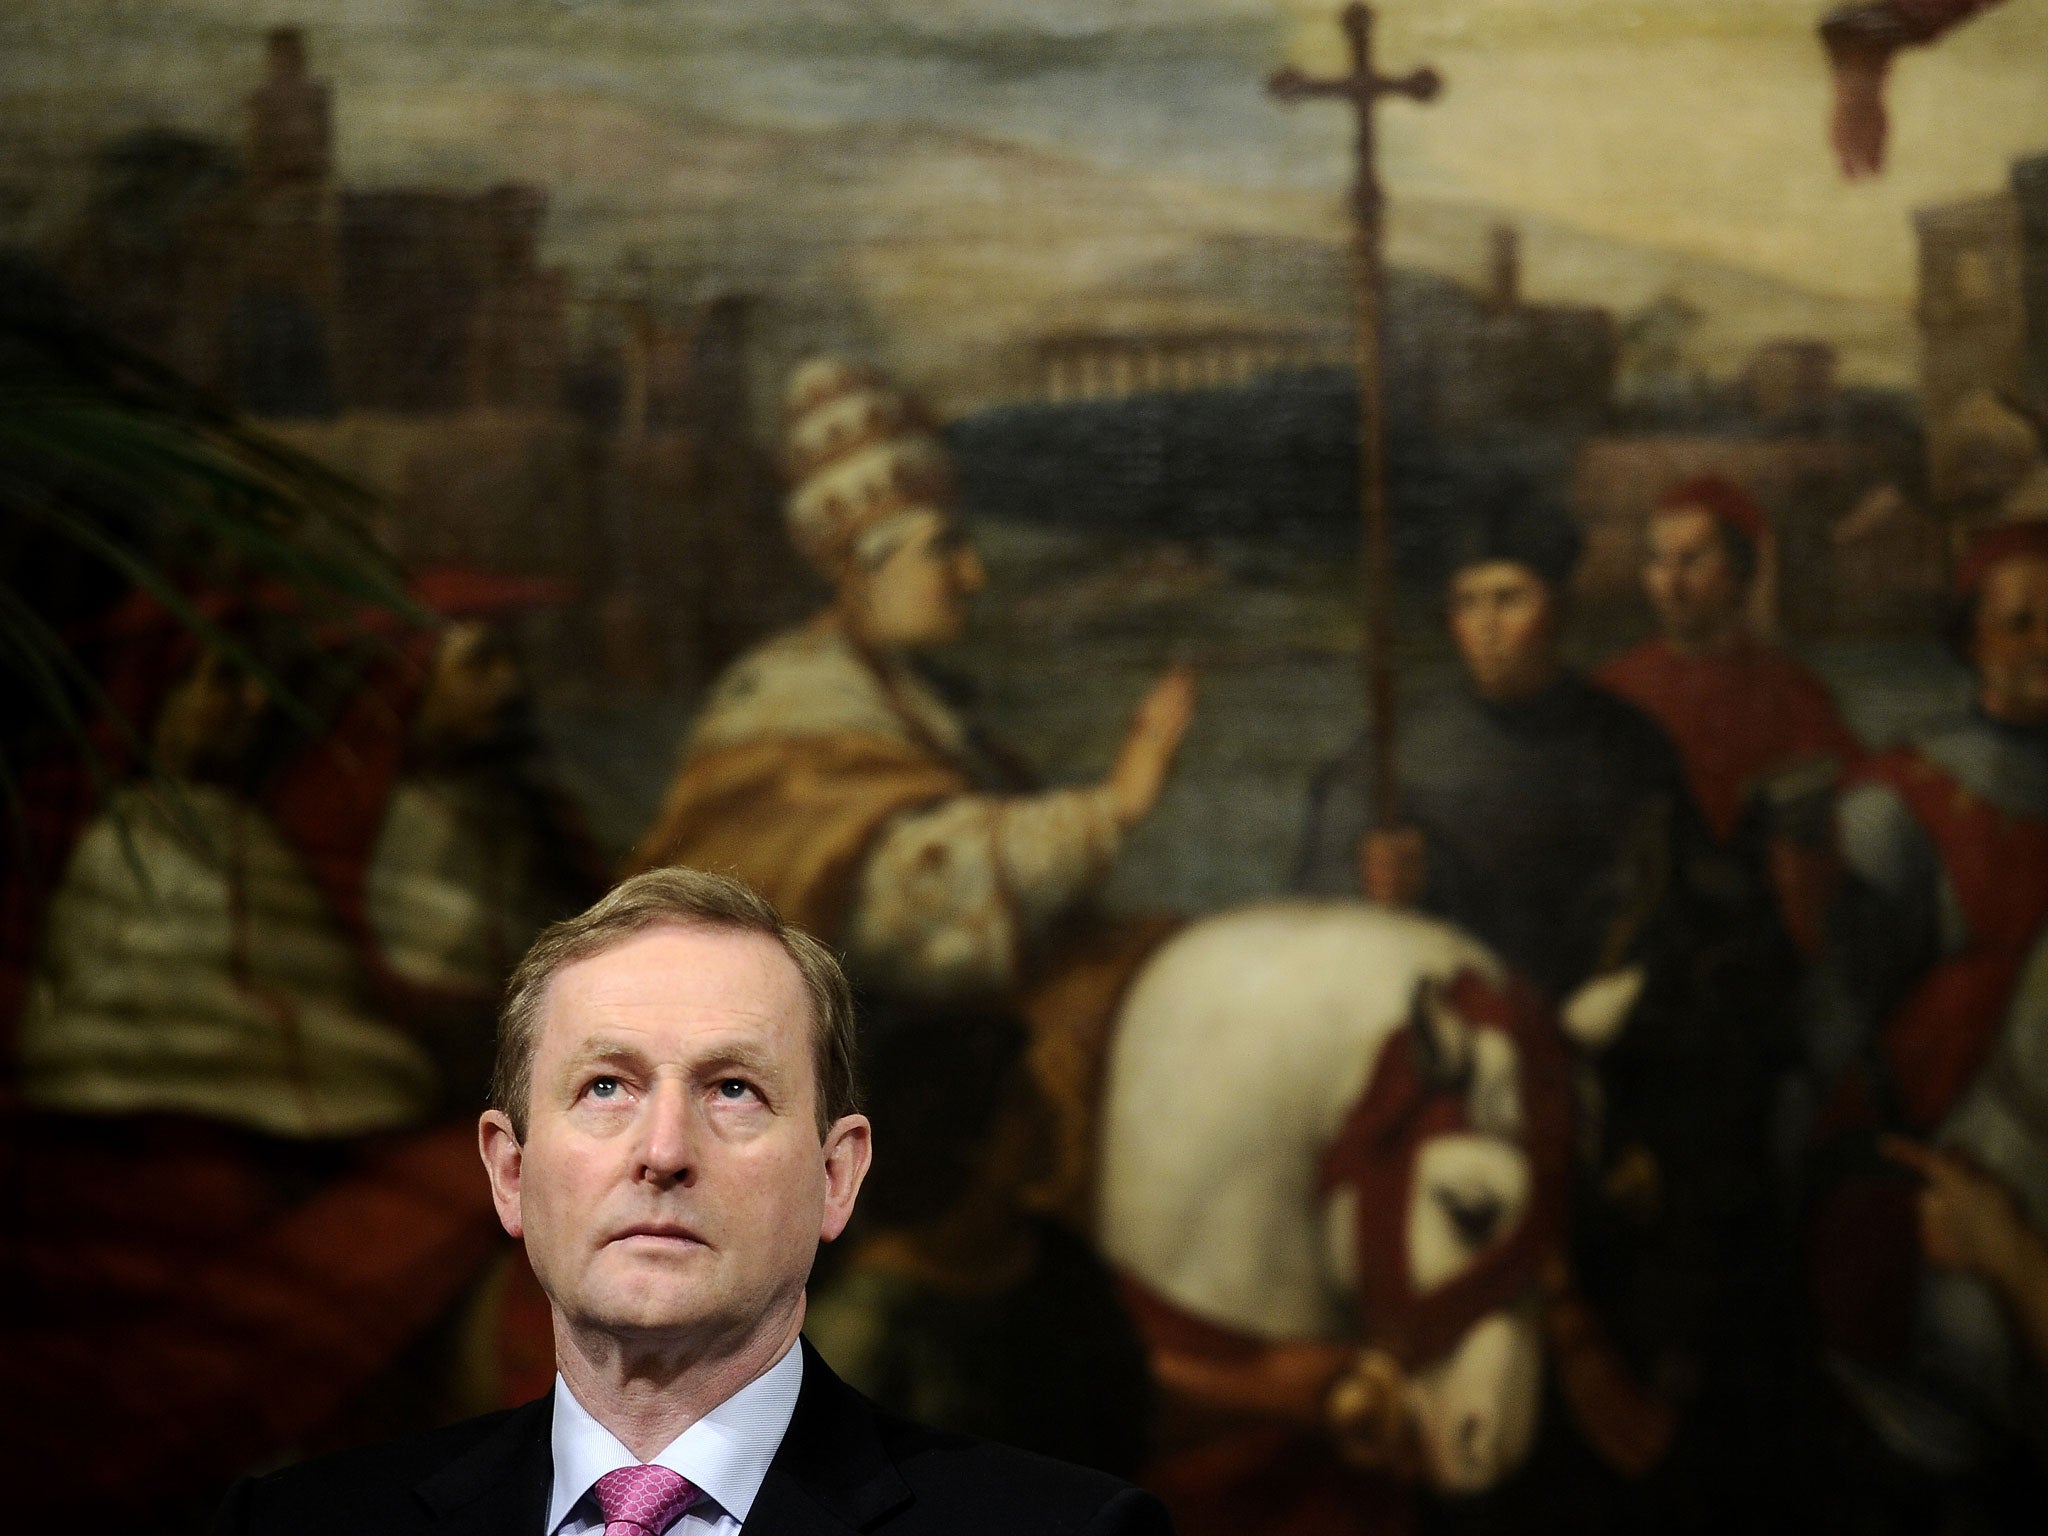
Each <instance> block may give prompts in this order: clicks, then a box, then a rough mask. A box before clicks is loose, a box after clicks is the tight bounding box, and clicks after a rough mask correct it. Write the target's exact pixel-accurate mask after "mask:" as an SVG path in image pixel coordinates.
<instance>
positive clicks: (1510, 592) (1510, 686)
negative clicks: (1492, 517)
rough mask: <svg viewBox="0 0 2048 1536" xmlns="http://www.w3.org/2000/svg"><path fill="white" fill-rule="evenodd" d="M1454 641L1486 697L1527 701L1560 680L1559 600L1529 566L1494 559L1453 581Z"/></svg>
mask: <svg viewBox="0 0 2048 1536" xmlns="http://www.w3.org/2000/svg"><path fill="white" fill-rule="evenodd" d="M1450 622H1451V638H1452V639H1454V640H1456V641H1457V643H1458V654H1459V655H1460V656H1462V657H1464V659H1465V672H1466V675H1467V676H1469V677H1470V678H1471V680H1472V688H1473V691H1474V692H1476V693H1477V694H1478V695H1479V696H1480V697H1481V698H1483V699H1494V700H1508V699H1519V698H1526V697H1527V696H1529V695H1530V694H1533V693H1539V692H1541V691H1542V690H1543V689H1544V688H1546V687H1548V686H1549V684H1550V683H1551V681H1552V680H1553V679H1554V678H1555V677H1556V676H1557V671H1558V659H1557V599H1556V598H1555V597H1554V596H1552V594H1551V591H1550V586H1549V584H1548V583H1547V582H1545V581H1544V580H1543V578H1542V577H1540V576H1538V575H1537V574H1536V573H1535V572H1534V571H1532V570H1530V569H1529V568H1528V567H1527V566H1525V565H1517V564H1515V563H1514V562H1512V561H1508V560H1490V561H1487V562H1485V563H1484V564H1481V565H1470V566H1467V567H1465V569H1463V570H1462V571H1459V572H1458V574H1457V575H1456V576H1454V577H1452V578H1451V592H1450Z"/></svg>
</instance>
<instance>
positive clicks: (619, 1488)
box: [591, 1462, 698, 1536]
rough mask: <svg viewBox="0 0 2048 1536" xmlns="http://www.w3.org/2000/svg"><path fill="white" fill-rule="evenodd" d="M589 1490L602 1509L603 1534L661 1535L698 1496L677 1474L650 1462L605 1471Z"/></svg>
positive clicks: (616, 1535)
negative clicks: (595, 1496) (614, 1470)
mask: <svg viewBox="0 0 2048 1536" xmlns="http://www.w3.org/2000/svg"><path fill="white" fill-rule="evenodd" d="M591 1491H592V1492H593V1493H595V1494H596V1495H597V1507H598V1508H599V1509H601V1510H603V1511H604V1536H643V1533H644V1536H661V1533H662V1532H663V1531H665V1530H667V1529H668V1528H669V1527H670V1526H672V1525H674V1524H675V1523H676V1521H677V1520H679V1519H680V1518H682V1513H683V1511H684V1510H686V1509H688V1508H689V1507H690V1506H691V1505H692V1504H694V1503H696V1502H697V1498H698V1494H697V1490H696V1489H695V1488H694V1487H692V1486H691V1484H690V1483H689V1481H688V1480H687V1479H685V1478H684V1477H683V1476H682V1474H681V1473H678V1472H671V1471H670V1470H669V1469H668V1468H667V1467H657V1466H655V1465H654V1464H652V1463H651V1462H650V1463H648V1464H646V1465H643V1466H637V1467H620V1468H619V1469H618V1470H617V1471H616V1472H607V1473H605V1475H604V1476H603V1477H600V1478H599V1479H598V1480H597V1482H596V1483H595V1484H593V1485H592V1488H591Z"/></svg>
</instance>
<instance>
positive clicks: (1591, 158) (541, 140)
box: [0, 0, 2048, 305]
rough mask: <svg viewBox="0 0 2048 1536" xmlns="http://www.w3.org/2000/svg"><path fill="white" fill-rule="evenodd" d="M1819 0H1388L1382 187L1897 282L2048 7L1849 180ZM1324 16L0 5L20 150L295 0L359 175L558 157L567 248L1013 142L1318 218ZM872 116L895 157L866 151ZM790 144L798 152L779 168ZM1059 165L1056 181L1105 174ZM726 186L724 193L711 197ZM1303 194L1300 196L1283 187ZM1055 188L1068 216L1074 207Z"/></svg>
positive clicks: (940, 183) (1384, 10)
mask: <svg viewBox="0 0 2048 1536" xmlns="http://www.w3.org/2000/svg"><path fill="white" fill-rule="evenodd" d="M1821 8H1822V7H1821V4H1820V3H1819V0H1386V3H1385V4H1384V5H1382V7H1381V8H1380V9H1381V15H1382V22H1381V48H1382V58H1383V61H1384V63H1385V64H1386V65H1387V66H1388V67H1391V68H1406V67H1409V66H1410V65H1412V64H1415V63H1419V62H1424V61H1426V62H1429V63H1432V64H1434V65H1436V66H1437V67H1438V68H1439V69H1440V70H1441V71H1442V72H1443V73H1444V75H1445V76H1446V78H1447V80H1448V82H1449V89H1448V90H1447V92H1446V94H1445V95H1444V96H1443V97H1442V98H1441V99H1440V100H1439V101H1438V102H1437V103H1436V104H1434V105H1432V106H1430V107H1427V108H1414V107H1410V106H1407V105H1398V106H1394V107H1392V108H1390V109H1389V110H1388V112H1387V114H1386V125H1385V130H1384V133H1385V150H1386V153H1385V175H1386V180H1387V183H1388V186H1389V190H1390V192H1391V194H1392V195H1393V197H1394V198H1395V199H1397V200H1400V199H1414V200H1417V201H1418V202H1420V201H1431V202H1446V203H1475V204H1482V205H1487V206H1489V207H1492V208H1497V209H1501V210H1505V211H1509V212H1512V213H1520V214H1524V215H1527V216H1529V217H1531V218H1535V219H1541V220H1546V221H1550V222H1552V223H1554V224H1558V225H1563V226H1567V227H1569V228H1571V229H1575V230H1580V231H1585V232H1588V233H1590V234H1593V235H1598V236H1603V237H1609V238H1612V239H1617V240H1625V241H1630V242H1636V243H1640V244H1644V245H1649V246H1655V247H1660V248H1664V249H1668V250H1675V251H1680V252H1684V253H1688V254H1690V255H1693V256H1698V257H1706V258H1711V259H1714V260H1716V261H1720V262H1724V263H1728V264H1731V265H1734V266H1738V267H1741V268H1744V269H1747V270H1749V271H1753V272H1757V273H1761V274H1764V275H1766V276H1769V277H1772V278H1775V279H1778V280H1781V281H1783V282H1787V283H1792V284H1796V285H1799V286H1800V287H1802V288H1806V289H1809V290H1812V291H1814V292H1816V293H1822V294H1828V295H1835V296H1840V297H1843V298H1847V299H1853V300H1863V301H1881V302H1884V303H1886V304H1893V305H1904V304H1905V303H1907V302H1908V301H1909V300H1910V297H1911V292H1912V285H1913V246H1912V237H1911V226H1910V215H1911V212H1912V210H1913V209H1914V208H1915V207H1918V206H1922V205H1925V204H1927V203H1930V202H1939V201H1944V200H1948V199H1952V198H1955V197H1958V196H1963V195H1968V194H1972V193H1977V192H1982V191H1989V190H1991V189H1993V188H1995V187H1997V186H1998V185H1999V184H2000V183H2001V182H2002V181H2003V179H2004V176H2005V173H2006V167H2007V165H2008V163H2009V161H2010V160H2011V159H2012V158H2013V157H2014V156H2016V155H2018V154H2021V153H2025V152H2028V151H2034V150H2043V149H2048V0H2009V3H2007V4H2006V5H2004V6H2003V7H2001V8H1999V9H1998V10H1995V11H1993V12H1992V13H1990V14H1988V15H1986V16H1985V17H1983V18H1981V19H1980V20H1978V21H1976V22H1973V23H1971V24H1970V25H1968V26H1966V27H1964V28H1963V29H1961V30H1959V31H1958V32H1956V33H1955V34H1953V35H1952V36H1951V37H1949V38H1948V39H1947V40H1945V41H1944V42H1943V43H1942V44H1941V45H1940V46H1939V47H1937V48H1934V49H1930V50H1926V51H1924V52H1922V53H1918V54H1914V55H1912V56H1909V57H1908V58H1906V59H1905V60H1904V61H1903V62H1902V65H1901V67H1900V69H1899V70H1898V73H1897V76H1896V78H1895V80H1894V82H1893V89H1892V93H1891V100H1892V105H1893V112H1894V124H1895V130H1894V141H1893V153H1892V165H1891V168H1890V170H1889V172H1888V173H1887V174H1886V175H1885V176H1884V177H1883V178H1881V179H1880V180H1878V181H1876V182H1872V183H1865V184H1859V185H1846V184H1844V183H1843V182H1841V181H1840V180H1839V178H1838V177H1837V176H1836V174H1835V172H1834V169H1833V165H1832V162H1831V159H1830V157H1829V155H1828V152H1827V149H1826V146H1825V140H1824V122H1825V114H1826V107H1827V81H1826V74H1825V69H1824V65H1823V62H1822V58H1821V55H1820V51H1819V48H1818V45H1817V43H1816V42H1815V40H1814V36H1813V26H1814V22H1815V20H1816V17H1817V15H1818V14H1819V11H1820V10H1821ZM1334 9H1335V7H1334V5H1332V4H1330V3H1327V0H1088V3H1083V0H318V3H314V0H297V3H291V0H12V3H10V4H9V5H7V6H5V7H4V8H0V118H4V119H5V120H6V121H7V122H8V123H10V124H11V126H9V127H6V128H0V160H4V159H5V157H7V156H9V155H11V156H12V157H13V158H14V161H15V163H16V164H17V165H20V164H26V163H28V162H31V161H33V162H36V163H38V164H41V165H43V166H45V167H47V166H48V165H51V164H56V163H60V162H61V160H62V158H63V156H64V155H65V154H67V153H70V152H71V151H72V149H74V148H75V147H76V146H78V145H82V144H85V143H88V142H90V141H91V140H93V139H95V138H102V137H105V136H106V135H107V134H109V133H112V132H116V131H119V130H121V129H123V128H127V127H133V126H137V125H139V124H142V123H145V122H169V123H174V124H178V125H181V126H186V127H191V128H195V129H199V130H202V131H211V132H219V133H223V134H228V135H232V134H234V133H235V131H236V128H237V121H238V120H237V111H238V103H239V100H240V97H241V95H242V93H243V92H245V91H246V90H247V89H248V87H249V86H250V85H251V84H252V83H253V81H254V78H255V74H256V72H257V51H256V42H257V38H258V35H259V34H260V32H261V30H262V29H263V28H264V27H266V26H269V25H274V24H278V23H286V22H289V23H298V24H302V25H304V26H305V27H306V28H307V31H308V35H309V38H310V41H311V44H312V47H313V50H314V57H315V61H316V68H317V71H318V72H319V73H320V74H322V75H324V76H325V77H327V78H329V79H330V80H332V81H333V83H334V84H335V86H336V88H337V93H338V98H339V101H340V111H339V122H338V130H339V152H340V156H341V160H342V170H343V174H344V175H345V176H346V177H347V178H349V179H350V180H354V181H358V182H368V181H393V180H412V179H429V180H439V181H443V182H449V183H453V184H464V183H470V184H482V183H484V182H487V181H489V180H493V179H498V178H502V177H505V176H526V177H531V178H533V179H538V180H542V181H544V182H547V183H548V184H550V186H551V188H552V189H553V190H554V191H555V193H556V197H557V206H558V208H560V209H562V210H563V223H562V230H563V232H564V234H563V238H566V239H569V240H571V241H572V245H573V254H577V255H602V254H604V253H605V252H606V251H607V248H608V247H609V248H611V249H612V251H613V252H614V253H615V251H616V249H618V248H622V247H625V246H632V245H636V244H639V245H644V244H645V243H647V242H649V241H654V242H656V243H658V242H659V238H660V235H661V221H662V219H664V218H667V219H669V220H670V221H671V223H675V222H676V221H678V220H682V219H684V218H685V217H686V216H687V217H689V218H694V219H695V221H696V223H697V224H698V225H699V226H703V227H699V228H698V229H697V231H696V235H695V238H696V240H697V248H698V249H702V248H703V246H704V245H705V243H706V242H707V241H711V242H715V241H716V240H717V239H718V238H719V230H718V229H710V228H708V225H707V220H709V222H710V223H717V224H718V225H719V228H721V229H724V230H725V231H726V233H727V234H728V235H729V236H730V238H731V239H732V240H734V241H736V242H739V243H742V244H743V243H745V242H746V241H748V240H754V241H770V242H772V241H774V240H776V239H788V240H798V241H802V240H811V241H820V240H824V241H829V240H830V239H831V238H833V236H834V230H833V229H832V228H830V227H827V225H828V223H829V221H832V220H844V219H846V218H848V217H857V216H858V213H859V211H860V210H862V209H864V208H866V207H869V206H870V205H872V206H875V207H884V206H886V207H889V208H893V209H894V210H896V216H897V222H896V223H894V224H891V225H889V229H890V230H891V231H893V232H895V233H898V234H904V235H906V237H910V238H923V237H924V235H925V234H928V233H929V232H930V230H933V229H937V230H939V231H940V232H941V233H940V234H939V235H937V236H934V237H933V238H936V239H939V240H941V241H942V240H943V230H944V229H945V228H946V227H949V220H953V219H955V218H956V217H957V214H956V213H955V212H954V211H950V210H949V208H948V207H947V206H942V205H947V204H949V203H950V204H952V205H965V204H971V203H972V202H973V200H974V199H975V198H976V197H984V198H993V197H1013V196H1015V195H1016V186H1017V183H1016V182H1014V181H1013V182H1008V183H1004V184H1002V185H1001V186H995V185H994V184H991V183H988V182H987V180H986V177H987V174H988V171H987V167H988V166H989V165H990V164H991V163H992V162H991V160H990V149H989V146H991V145H994V146H1007V147H1014V148H1016V149H1018V150H1020V151H1022V152H1027V153H1035V154H1039V155H1044V156H1050V157H1054V158H1056V159H1057V160H1058V162H1059V163H1061V164H1063V165H1069V166H1073V167H1077V168H1078V172H1077V174H1079V175H1080V180H1079V181H1075V182H1073V183H1072V186H1080V185H1081V184H1082V182H1086V183H1087V184H1088V185H1091V186H1093V187H1094V188H1095V189H1096V190H1095V191H1094V192H1093V193H1091V194H1088V195H1093V196H1097V197H1100V198H1102V199H1103V200H1104V201H1105V203H1114V202H1116V201H1118V200H1119V199H1118V196H1117V194H1115V193H1114V192H1113V191H1104V190H1103V189H1113V188H1115V187H1118V186H1133V187H1135V186H1140V185H1142V186H1145V187H1148V188H1151V189H1153V190H1154V191H1155V192H1156V191H1157V190H1158V189H1161V188H1182V189H1188V195H1189V196H1190V197H1191V198H1192V199H1193V200H1194V202H1196V203H1199V204H1201V205H1203V206H1205V207H1207V208H1210V209H1212V210H1225V209H1228V207H1229V206H1230V205H1231V204H1232V202H1233V200H1236V201H1238V202H1240V203H1242V204H1243V206H1245V207H1247V208H1249V207H1251V206H1252V205H1253V203H1255V202H1256V203H1258V204H1259V206H1260V207H1262V208H1263V209H1265V210H1267V212H1266V213H1265V214H1262V215H1261V217H1267V218H1269V219H1273V220H1278V221H1279V222H1280V223H1281V224H1285V223H1287V221H1288V220H1289V219H1292V220H1293V221H1294V222H1295V224H1296V225H1297V227H1298V228H1299V229H1300V231H1302V232H1304V233H1306V232H1311V231H1315V230H1320V231H1322V232H1324V233H1327V231H1328V229H1329V227H1330V225H1329V213H1330V210H1331V209H1332V208H1333V206H1334V193H1335V191H1336V189H1338V188H1339V187H1341V185H1342V183H1343V181H1344V178H1345V176H1346V173H1347V167H1346V163H1345V162H1346V156H1347V154H1348V129H1347V127H1346V125H1345V123H1344V121H1343V113H1342V112H1341V111H1339V110H1337V109H1335V108H1331V107H1326V106H1312V107H1297V108H1293V109H1283V108H1281V107H1279V106H1277V105H1276V104H1274V103H1273V102H1271V101H1270V100H1269V99H1268V98H1267V97H1266V96H1265V95H1264V93H1263V91H1262V89H1261V82H1262V81H1263V79H1264V76H1265V75H1266V73H1267V72H1268V71H1269V70H1270V69H1271V68H1272V67H1273V66H1274V65H1275V64H1276V63H1279V62H1281V61H1282V60H1285V59H1292V60H1294V61H1295V62H1298V63H1301V64H1304V65H1306V66H1309V67H1313V68H1327V67H1331V66H1333V65H1335V64H1336V63H1337V62H1338V57H1337V50H1338V47H1339V44H1338V40H1337V32H1336V29H1335V26H1334V22H1333V19H1332V16H1333V12H1334ZM912 131H914V132H915V133H916V134H917V135H921V136H922V137H920V139H919V142H920V144H922V145H924V146H925V149H926V150H929V148H930V145H931V143H932V142H933V141H934V136H941V137H942V136H944V135H954V136H964V137H966V138H971V139H972V140H974V141H975V142H976V143H977V144H978V145H979V146H980V148H979V149H978V150H977V151H976V155H975V156H971V157H968V158H967V159H964V160H960V161H958V162H957V163H955V162H944V163H942V161H943V157H940V158H939V159H933V158H932V157H931V156H930V155H929V154H927V155H926V157H925V158H924V159H923V160H917V161H915V162H914V163H915V164H916V165H917V167H918V169H917V172H916V174H915V175H914V176H908V177H907V179H908V180H909V181H911V182H913V183H916V184H915V185H904V184H903V183H904V182H905V180H906V174H905V173H900V172H899V171H892V169H891V167H890V164H889V156H890V154H891V146H892V145H900V144H901V143H903V142H905V140H904V139H903V138H902V135H903V134H905V133H908V132H912ZM807 135H808V136H809V137H806V136H807ZM819 135H825V136H827V137H824V138H820V137H818V136H819ZM870 142H871V143H872V145H873V151H872V153H869V152H867V151H866V150H863V149H862V148H861V146H862V145H863V144H865V143H870ZM813 143H825V144H830V145H836V146H838V148H837V149H835V150H834V151H833V154H835V155H838V156H839V158H837V159H830V157H829V156H828V157H824V158H823V159H820V160H819V163H818V164H816V165H813V164H810V163H808V162H809V160H810V159H811V158H813V157H812V155H811V151H810V150H809V149H808V148H806V147H805V146H808V145H811V144H813ZM777 146H779V147H780V148H779V149H778V148H777ZM778 153H780V154H783V155H801V156H803V157H805V158H806V162H807V163H806V164H805V165H804V166H802V167H800V168H798V167H793V166H792V165H791V164H790V163H788V161H787V160H784V161H782V162H780V163H778V161H777V155H778ZM826 160H829V164H827V163H826ZM948 164H951V165H953V169H951V170H948V169H947V168H946V165H948ZM977 167H979V168H977ZM799 170H800V171H801V174H798V172H799ZM949 177H955V178H957V182H958V184H957V185H956V184H950V183H949V182H948V178H949ZM721 178H723V179H722V180H721ZM1041 181H1042V183H1043V184H1044V185H1045V186H1046V188H1047V196H1048V198H1049V199H1052V200H1057V199H1059V198H1061V197H1067V198H1068V201H1069V203H1072V201H1073V198H1075V197H1080V196H1082V194H1080V193H1078V192H1073V193H1071V195H1070V189H1069V187H1068V184H1067V183H1061V182H1055V181H1044V180H1043V178H1041ZM934 183H935V184H934ZM714 184H715V185H716V186H717V187H718V192H717V201H716V204H715V206H716V208H717V210H719V211H718V212H717V214H716V218H715V219H712V218H711V216H710V215H708V214H706V213H705V211H704V210H705V209H707V208H710V207H712V206H713V204H710V203H706V202H705V201H704V200H703V199H704V197H705V196H706V195H707V194H706V193H705V188H707V187H711V186H713V185H714ZM1162 195H1163V194H1162ZM692 199H695V201H692ZM1276 199H1278V200H1277V201H1276ZM1165 201H1168V202H1170V201H1171V197H1170V196H1167V197H1165ZM1075 206H1078V205H1075ZM1284 208H1295V209H1298V210H1300V211H1299V212H1298V213H1294V214H1289V213H1285V212H1275V211H1274V210H1280V209H1284ZM688 210H694V212H687V211H688ZM849 210H852V212H851V213H849ZM1048 213H1049V216H1055V217H1072V216H1074V214H1075V207H1066V208H1050V207H1049V209H1048ZM1218 217H1227V215H1226V214H1223V213H1219V214H1218ZM1191 220H1192V222H1194V223H1199V222H1200V219H1199V218H1192V216H1191ZM1028 222H1029V221H1028V220H1027V221H1025V223H1026V224H1027V226H1028ZM920 232H923V233H920Z"/></svg>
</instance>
